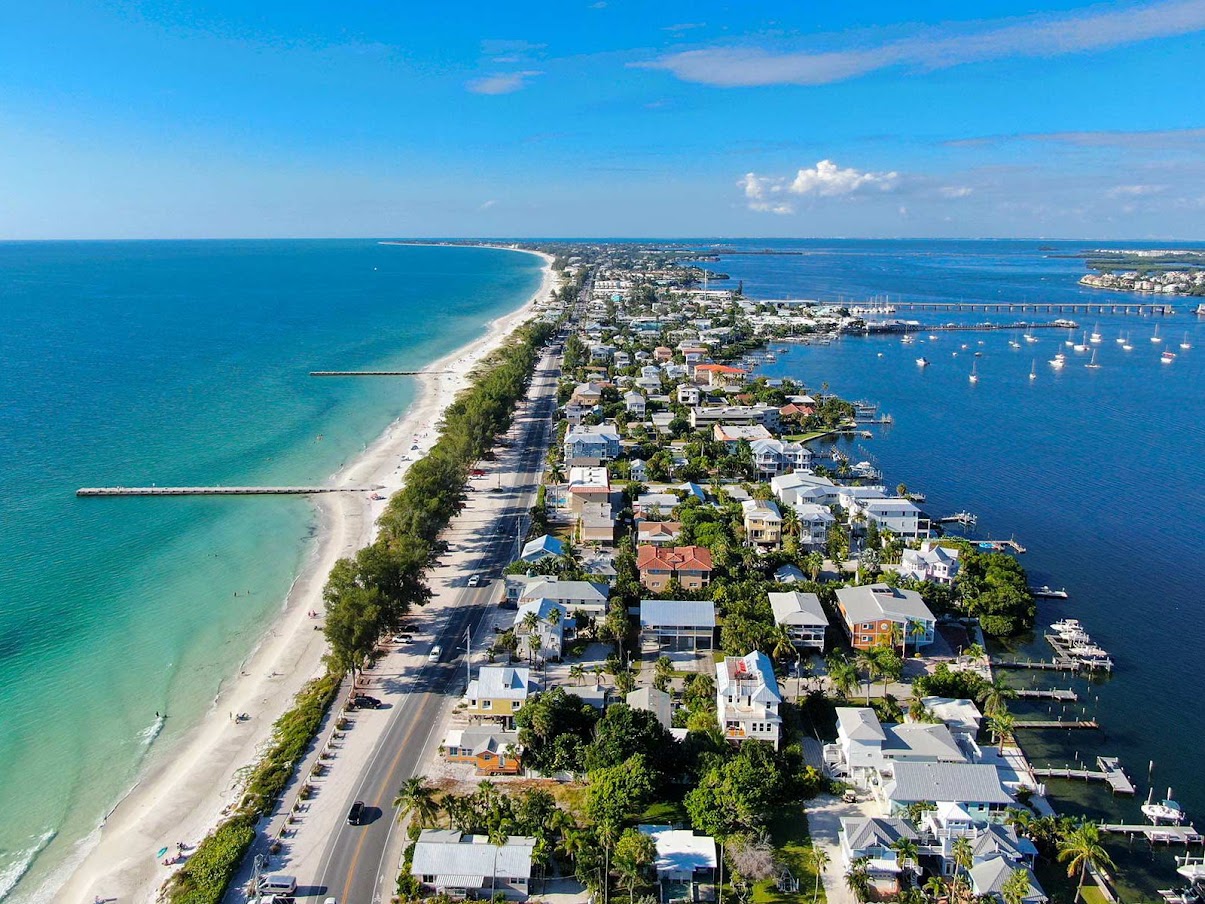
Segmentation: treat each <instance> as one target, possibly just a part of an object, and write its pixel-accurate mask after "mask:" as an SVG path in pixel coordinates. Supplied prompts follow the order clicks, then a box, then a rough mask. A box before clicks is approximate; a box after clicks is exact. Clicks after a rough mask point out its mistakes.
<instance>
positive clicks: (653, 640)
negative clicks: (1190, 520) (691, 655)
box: [640, 600, 715, 652]
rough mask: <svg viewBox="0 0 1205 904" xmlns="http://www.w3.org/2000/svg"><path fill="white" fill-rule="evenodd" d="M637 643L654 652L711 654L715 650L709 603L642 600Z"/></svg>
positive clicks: (713, 622)
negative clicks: (687, 651)
mask: <svg viewBox="0 0 1205 904" xmlns="http://www.w3.org/2000/svg"><path fill="white" fill-rule="evenodd" d="M640 642H641V645H642V646H646V647H651V648H653V649H657V650H668V651H671V652H681V651H684V650H710V649H712V648H713V647H714V646H715V603H713V602H712V601H711V600H641V601H640Z"/></svg>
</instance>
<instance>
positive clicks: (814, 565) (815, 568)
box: [803, 550, 824, 581]
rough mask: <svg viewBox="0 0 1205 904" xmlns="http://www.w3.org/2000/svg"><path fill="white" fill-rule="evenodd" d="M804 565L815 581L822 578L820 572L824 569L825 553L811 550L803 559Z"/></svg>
mask: <svg viewBox="0 0 1205 904" xmlns="http://www.w3.org/2000/svg"><path fill="white" fill-rule="evenodd" d="M803 567H804V568H806V569H807V573H808V574H809V575H811V578H812V580H813V581H816V580H818V579H819V578H820V572H821V571H823V570H824V553H822V552H817V551H815V550H813V551H812V552H809V553H808V554H807V555H806V556H804V559H803Z"/></svg>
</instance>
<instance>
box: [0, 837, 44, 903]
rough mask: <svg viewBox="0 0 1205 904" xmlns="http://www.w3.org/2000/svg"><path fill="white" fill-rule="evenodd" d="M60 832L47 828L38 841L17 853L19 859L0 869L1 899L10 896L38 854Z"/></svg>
mask: <svg viewBox="0 0 1205 904" xmlns="http://www.w3.org/2000/svg"><path fill="white" fill-rule="evenodd" d="M57 834H58V832H57V831H56V830H55V829H47V830H46V831H45V832H44V833H43V834H42V835H41V836H39V837H38V840H37V843H36V844H35V845H34V846H33V847H31V848H29V849H28V850H26V851H22V852H21V853H19V854H18V855H17V860H16V861H15V862H14V863H12V864H10V865H9V866H7V867H5V868H4V869H0V901H3V900H5V899H7V898H8V895H9V892H11V891H12V890H13V889H14V888H16V886H17V883H18V882H20V881H21V877H22V876H24V875H25V874H26V873H27V872H29V868H30V867H31V866H33V862H34V861H35V860H36V859H37V858H38V854H40V853H42V851H44V850H45V849H46V845H48V844H50V842H51V841H53V840H54V836H55V835H57Z"/></svg>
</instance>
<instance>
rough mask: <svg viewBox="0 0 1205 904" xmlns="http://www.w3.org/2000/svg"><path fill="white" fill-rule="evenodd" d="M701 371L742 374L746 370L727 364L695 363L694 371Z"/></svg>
mask: <svg viewBox="0 0 1205 904" xmlns="http://www.w3.org/2000/svg"><path fill="white" fill-rule="evenodd" d="M700 370H701V371H703V372H704V373H717V374H744V373H748V371H745V370H741V369H740V368H739V367H729V366H728V365H727V364H696V365H695V372H696V373H697V372H699V371H700Z"/></svg>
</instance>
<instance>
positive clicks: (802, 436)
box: [783, 430, 835, 443]
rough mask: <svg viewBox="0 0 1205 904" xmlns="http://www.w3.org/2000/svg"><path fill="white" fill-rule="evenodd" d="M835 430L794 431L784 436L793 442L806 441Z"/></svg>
mask: <svg viewBox="0 0 1205 904" xmlns="http://www.w3.org/2000/svg"><path fill="white" fill-rule="evenodd" d="M834 432H835V431H833V430H812V431H811V432H810V433H794V434H792V435H790V436H784V437H783V439H785V440H787V441H788V442H792V443H806V442H808V441H809V440H813V439H819V438H820V437H822V436H828V435H829V434H830V433H834Z"/></svg>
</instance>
